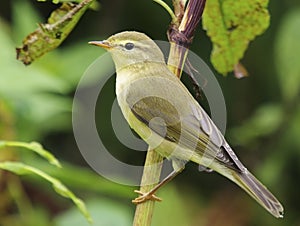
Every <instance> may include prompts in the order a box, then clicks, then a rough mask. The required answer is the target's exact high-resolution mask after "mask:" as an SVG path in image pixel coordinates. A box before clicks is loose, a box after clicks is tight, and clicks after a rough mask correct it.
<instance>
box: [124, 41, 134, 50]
mask: <svg viewBox="0 0 300 226" xmlns="http://www.w3.org/2000/svg"><path fill="white" fill-rule="evenodd" d="M133 48H134V44H133V43H132V42H127V43H126V44H125V49H127V50H132V49H133Z"/></svg>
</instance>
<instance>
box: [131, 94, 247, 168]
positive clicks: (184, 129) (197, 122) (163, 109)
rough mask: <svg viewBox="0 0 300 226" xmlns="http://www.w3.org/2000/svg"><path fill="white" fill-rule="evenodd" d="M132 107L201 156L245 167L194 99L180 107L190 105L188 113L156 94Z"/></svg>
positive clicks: (154, 127) (143, 119) (158, 129)
mask: <svg viewBox="0 0 300 226" xmlns="http://www.w3.org/2000/svg"><path fill="white" fill-rule="evenodd" d="M174 105H175V106H174ZM131 106H132V107H131V111H132V113H133V114H134V115H135V116H136V117H137V118H138V119H139V120H140V121H141V122H143V123H144V124H146V125H147V126H149V127H150V129H151V130H152V131H154V132H155V133H157V134H159V135H160V136H161V137H163V138H165V139H167V140H169V141H171V142H174V143H177V144H178V145H180V146H181V147H184V148H187V149H189V150H195V151H196V153H197V154H199V155H200V156H203V155H204V154H205V156H206V157H208V158H212V159H216V160H218V161H219V162H220V163H221V164H223V165H226V166H227V167H230V168H233V169H235V170H242V167H243V165H242V164H241V163H240V161H239V160H238V159H237V157H236V156H235V154H234V153H233V151H232V150H231V149H230V147H229V145H228V144H227V143H226V141H225V139H224V137H223V135H222V134H221V132H220V131H219V130H218V129H217V127H216V126H215V125H214V123H213V122H212V121H211V119H210V118H209V116H208V115H207V114H206V113H205V112H204V110H202V109H201V107H200V106H199V105H198V104H197V103H195V104H194V101H192V105H191V103H188V102H187V103H185V104H184V105H182V102H181V103H180V107H184V108H186V110H185V111H183V112H184V113H182V112H181V111H178V108H177V107H176V102H175V103H174V102H173V103H170V102H168V101H167V100H165V99H163V98H160V97H155V96H150V97H145V98H142V99H140V100H139V101H137V102H136V103H134V104H132V105H131ZM186 112H188V113H186ZM228 151H230V152H231V153H228Z"/></svg>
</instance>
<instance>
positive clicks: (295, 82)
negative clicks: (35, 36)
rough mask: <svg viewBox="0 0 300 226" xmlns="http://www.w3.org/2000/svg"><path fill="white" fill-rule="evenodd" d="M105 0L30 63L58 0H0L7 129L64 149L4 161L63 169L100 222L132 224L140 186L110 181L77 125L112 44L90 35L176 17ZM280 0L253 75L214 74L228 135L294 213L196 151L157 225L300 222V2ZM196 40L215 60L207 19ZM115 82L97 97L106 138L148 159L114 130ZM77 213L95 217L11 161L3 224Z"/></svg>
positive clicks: (149, 29)
mask: <svg viewBox="0 0 300 226" xmlns="http://www.w3.org/2000/svg"><path fill="white" fill-rule="evenodd" d="M167 2H168V3H169V4H170V1H167ZM100 3H101V8H100V9H99V11H92V10H89V11H87V12H86V13H85V15H84V16H83V18H82V19H81V21H80V22H79V24H78V26H77V27H76V28H75V30H74V31H73V32H72V33H71V34H70V36H69V37H68V38H67V40H66V41H65V42H64V43H63V44H62V46H61V47H59V48H58V49H56V50H55V51H53V52H51V53H49V54H47V55H45V56H44V57H42V58H41V59H39V60H37V61H36V62H34V63H33V64H32V65H30V66H27V67H25V66H24V65H23V64H22V63H21V62H18V61H17V60H16V59H15V58H16V56H15V47H17V46H20V45H21V42H22V39H23V38H24V37H25V36H26V35H27V34H28V33H30V32H32V31H33V30H35V29H36V26H37V23H39V22H45V21H46V18H47V16H49V13H50V12H51V11H52V10H53V9H55V8H56V7H57V5H54V4H52V3H51V2H46V3H42V2H36V1H34V0H32V1H29V0H11V1H1V2H0V139H1V140H20V141H28V142H29V141H32V140H35V141H38V142H40V143H42V144H43V145H44V146H45V147H46V148H47V149H48V150H51V151H52V152H53V153H54V154H55V155H56V156H57V157H58V158H59V159H60V160H61V161H62V163H63V169H62V170H56V169H53V168H52V167H50V166H48V165H47V164H43V163H42V162H41V161H40V159H39V158H38V157H36V156H35V155H32V154H30V153H28V152H26V153H21V152H18V151H16V150H14V149H7V150H6V149H5V150H0V151H1V152H0V161H5V160H11V159H21V160H22V161H24V162H27V163H30V164H31V165H34V166H36V167H38V168H40V169H43V170H44V171H46V172H48V173H49V174H51V175H54V176H55V177H57V178H59V179H60V180H61V181H63V182H64V183H65V184H66V185H67V186H68V187H69V188H70V189H72V190H73V191H74V192H75V193H76V194H77V195H78V196H79V197H81V198H82V199H83V200H84V201H85V202H86V204H87V206H88V209H89V210H90V212H91V214H92V216H93V218H94V223H95V225H99V226H100V225H118V226H119V225H124V226H126V225H131V224H132V219H133V215H134V209H135V206H134V205H133V204H131V199H133V198H134V197H135V194H134V193H133V189H135V188H133V187H129V186H126V185H120V184H116V183H114V182H111V181H108V180H107V179H105V178H102V177H101V176H99V175H97V174H96V173H95V172H94V171H93V170H92V169H91V168H90V167H89V166H88V165H87V164H86V162H85V161H84V159H83V157H82V156H81V154H80V151H79V150H78V148H77V146H76V142H75V140H74V136H73V133H72V118H71V114H72V100H73V99H72V97H73V95H74V92H75V89H76V86H77V84H78V82H79V79H80V78H81V76H82V75H83V73H84V71H85V70H86V68H87V67H88V66H89V65H90V64H91V63H92V62H93V61H94V60H95V59H96V58H97V57H98V56H99V55H100V54H101V53H102V52H101V50H100V49H99V48H95V47H91V46H89V45H87V42H88V41H90V40H101V39H105V38H106V37H108V36H109V35H111V34H113V33H117V32H119V31H122V30H138V31H142V32H144V33H147V34H148V35H149V36H151V37H152V38H153V39H158V40H167V38H166V30H167V28H168V25H169V22H170V18H169V16H168V14H167V13H166V11H164V10H163V9H162V7H160V6H158V5H157V4H155V3H154V2H152V1H151V0H148V1H139V0H131V1H121V0H115V1H102V2H100ZM269 9H270V14H271V26H270V28H269V29H268V30H267V31H266V32H265V33H264V34H263V35H262V36H259V37H258V38H257V39H255V40H254V41H253V42H252V43H251V44H250V46H249V48H248V50H247V52H246V54H245V57H244V59H243V60H242V63H243V64H244V66H245V67H246V68H247V69H248V72H249V74H250V76H249V77H247V78H244V79H241V80H237V79H235V78H234V76H233V75H232V74H229V75H228V76H227V77H223V76H221V75H218V74H217V73H215V75H216V77H217V79H218V81H219V83H220V85H221V87H222V89H223V93H224V97H225V100H226V106H227V118H228V123H227V125H228V126H227V131H226V137H227V140H228V141H229V143H231V144H232V146H233V147H234V149H235V151H236V153H237V154H238V155H239V157H240V159H241V160H242V161H243V162H244V163H245V165H246V166H247V168H248V169H250V170H251V171H252V172H253V173H254V174H255V175H256V176H257V177H258V178H259V179H261V181H263V183H264V184H265V185H266V186H268V188H269V189H270V190H271V191H272V192H273V193H274V194H275V195H276V196H277V198H278V199H279V200H280V201H281V202H282V203H283V205H284V207H285V217H284V218H283V219H279V220H278V219H275V218H273V217H272V216H271V215H270V214H268V213H267V212H266V211H265V210H264V209H262V208H261V207H260V206H259V205H258V204H257V203H255V202H254V201H253V200H252V199H251V198H250V197H248V195H246V193H245V192H243V191H242V190H241V189H239V188H238V187H237V186H236V185H234V184H232V183H231V182H230V181H228V180H227V179H225V178H223V177H221V176H219V175H217V174H216V173H204V172H198V170H197V166H196V165H195V164H192V163H190V164H188V165H187V167H186V170H185V171H184V172H183V173H181V174H180V175H179V176H177V178H176V179H174V180H173V181H172V182H171V183H170V184H168V185H166V186H165V187H164V188H163V189H161V190H160V191H159V196H160V197H162V198H163V199H164V201H163V202H162V203H158V204H157V205H156V209H155V213H154V219H153V225H176V226H177V225H178V226H183V225H184V226H186V225H189V226H193V225H201V226H202V225H203V226H221V225H222V226H238V225H239V226H241V225H243V226H247V225H249V226H250V225H251V226H256V225H274V226H279V225H289V226H297V225H298V226H299V225H300V216H299V211H300V205H299V203H300V195H299V187H300V184H299V183H300V103H299V100H300V98H299V97H300V3H299V1H297V0H290V1H271V2H270V4H269ZM191 49H192V50H193V51H194V52H195V53H197V54H198V55H199V56H201V57H202V59H204V61H205V62H206V63H207V64H208V65H210V66H211V63H210V62H209V55H210V51H211V43H210V40H209V39H208V37H207V36H206V34H205V31H203V30H202V28H201V26H200V27H199V28H198V29H197V31H196V35H195V38H194V42H193V45H192V48H191ZM211 67H212V66H211ZM187 82H188V81H187ZM104 91H105V92H104V94H103V95H105V100H107V102H106V103H105V104H103V105H101V106H97V119H96V121H97V122H98V124H97V125H98V130H99V133H100V136H101V138H102V139H103V140H105V145H106V146H107V147H109V150H112V152H113V153H112V154H113V155H114V156H115V157H117V158H118V159H119V160H120V161H123V162H128V163H131V164H137V165H142V164H143V160H144V157H145V153H144V152H136V151H133V150H128V149H126V147H124V146H122V144H121V143H120V142H118V140H117V138H116V137H115V135H114V133H113V130H112V126H111V123H110V106H111V104H112V101H113V99H114V79H110V80H109V83H108V84H107V85H106V86H105V90H104ZM124 150H126V151H124ZM74 175H76V176H74ZM74 224H76V225H88V223H87V222H86V220H85V219H84V218H83V217H82V216H81V215H80V213H79V211H78V210H76V209H75V207H74V206H73V205H72V203H71V202H70V201H69V200H65V199H63V198H61V197H58V196H57V195H56V194H55V193H54V192H53V191H52V190H51V187H50V186H49V185H48V184H47V183H45V182H43V181H41V180H39V179H38V178H36V177H30V176H26V177H22V178H19V177H15V176H13V175H11V174H8V173H5V172H3V171H2V172H0V225H3V226H8V225H9V226H18V225H22V226H27V225H30V226H32V225H39V226H44V225H45V226H46V225H55V226H67V225H74Z"/></svg>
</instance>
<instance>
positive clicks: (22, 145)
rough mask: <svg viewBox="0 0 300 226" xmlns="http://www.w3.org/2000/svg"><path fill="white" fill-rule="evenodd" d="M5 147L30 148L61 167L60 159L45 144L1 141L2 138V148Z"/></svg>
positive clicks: (0, 145)
mask: <svg viewBox="0 0 300 226" xmlns="http://www.w3.org/2000/svg"><path fill="white" fill-rule="evenodd" d="M4 147H19V148H25V150H30V151H33V152H35V153H37V154H38V155H40V156H41V157H43V158H45V159H47V160H48V162H49V163H50V164H52V165H54V166H56V167H59V168H61V165H60V163H59V161H58V160H57V159H56V158H55V157H54V155H52V154H51V153H50V152H49V151H47V150H45V149H44V148H43V146H42V145H41V144H39V143H37V142H31V143H25V142H19V141H1V140H0V149H1V148H4Z"/></svg>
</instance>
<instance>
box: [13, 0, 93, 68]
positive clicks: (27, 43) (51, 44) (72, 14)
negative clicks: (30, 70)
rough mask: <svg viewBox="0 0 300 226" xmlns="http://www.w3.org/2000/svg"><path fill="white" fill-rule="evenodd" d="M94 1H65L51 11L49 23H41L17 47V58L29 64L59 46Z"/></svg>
mask: <svg viewBox="0 0 300 226" xmlns="http://www.w3.org/2000/svg"><path fill="white" fill-rule="evenodd" d="M92 2H93V0H85V1H82V2H81V3H79V4H73V3H63V4H62V6H61V7H60V8H58V9H56V10H55V11H53V12H52V13H51V15H50V17H49V18H48V23H47V24H39V28H38V29H37V30H35V31H34V32H33V33H31V34H29V35H28V36H27V37H26V38H25V39H24V40H23V46H22V47H20V48H17V49H16V51H17V59H18V60H20V61H22V62H23V63H24V64H25V65H28V64H31V63H32V62H33V61H34V60H35V59H37V58H39V57H41V56H42V55H44V54H45V53H47V52H49V51H51V50H53V49H55V48H56V47H58V46H59V45H60V44H61V43H62V42H63V41H64V40H65V38H66V37H67V36H68V35H69V34H70V32H71V31H72V30H73V28H74V27H75V26H76V24H77V22H78V21H79V19H80V18H81V16H82V15H83V14H84V12H85V11H86V10H87V9H88V8H89V6H90V4H91V3H92Z"/></svg>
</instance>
